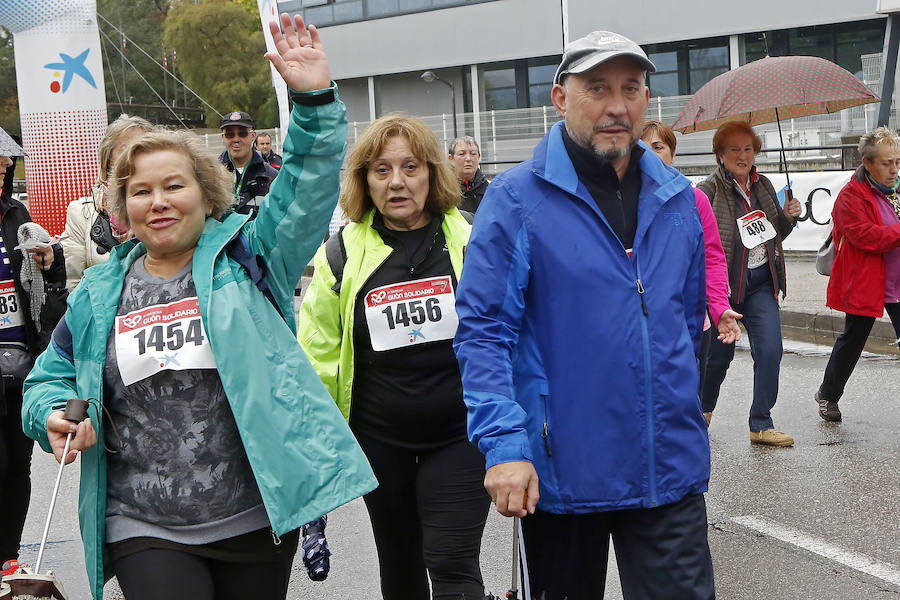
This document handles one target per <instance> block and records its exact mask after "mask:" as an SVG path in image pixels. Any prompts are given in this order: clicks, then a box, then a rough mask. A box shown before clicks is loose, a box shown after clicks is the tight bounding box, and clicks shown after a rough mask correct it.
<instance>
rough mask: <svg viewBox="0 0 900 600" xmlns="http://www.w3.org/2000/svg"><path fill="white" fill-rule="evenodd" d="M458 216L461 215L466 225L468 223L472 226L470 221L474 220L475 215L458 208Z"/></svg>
mask: <svg viewBox="0 0 900 600" xmlns="http://www.w3.org/2000/svg"><path fill="white" fill-rule="evenodd" d="M459 214H461V215H462V216H463V219H465V220H466V223H468V224H469V225H471V224H472V221H474V220H475V213H471V212H469V211H467V210H463V209H461V208H460V209H459Z"/></svg>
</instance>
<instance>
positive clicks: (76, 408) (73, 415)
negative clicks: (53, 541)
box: [34, 398, 88, 573]
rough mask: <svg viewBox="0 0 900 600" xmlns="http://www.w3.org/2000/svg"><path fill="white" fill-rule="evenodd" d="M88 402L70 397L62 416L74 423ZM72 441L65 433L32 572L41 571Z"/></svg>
mask: <svg viewBox="0 0 900 600" xmlns="http://www.w3.org/2000/svg"><path fill="white" fill-rule="evenodd" d="M87 408H88V403H87V401H85V400H82V399H81V398H71V399H70V400H69V401H68V402H66V410H65V412H64V413H63V418H64V419H65V420H66V421H71V422H72V423H75V424H76V425H77V424H78V423H81V422H82V421H84V420H85V419H86V418H87ZM71 443H72V434H71V433H69V434H68V435H66V445H65V447H64V448H63V453H62V460H60V461H59V471H57V473H56V484H55V485H54V486H53V495H52V496H51V497H50V511H49V512H48V514H47V522H46V523H44V535H42V536H41V547H40V549H39V550H38V557H37V562H36V563H35V564H34V572H35V573H40V572H41V559H42V558H43V557H44V547H45V546H46V545H47V534H48V533H49V532H50V520H51V519H53V509H54V508H55V507H56V495H57V493H59V482H60V481H61V480H62V473H63V467H64V466H66V455H68V454H69V444H71Z"/></svg>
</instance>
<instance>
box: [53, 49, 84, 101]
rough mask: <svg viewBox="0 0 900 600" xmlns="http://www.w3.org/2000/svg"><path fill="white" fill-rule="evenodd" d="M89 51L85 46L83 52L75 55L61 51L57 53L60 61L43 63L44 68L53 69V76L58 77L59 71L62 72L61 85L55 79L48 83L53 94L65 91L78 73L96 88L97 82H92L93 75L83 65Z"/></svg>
mask: <svg viewBox="0 0 900 600" xmlns="http://www.w3.org/2000/svg"><path fill="white" fill-rule="evenodd" d="M90 51H91V49H90V48H87V49H86V50H85V51H84V52H82V53H81V54H79V55H78V56H76V57H74V58H73V57H72V56H69V55H68V54H65V53H63V52H60V53H59V58H60V62H52V63H47V64H46V65H44V68H45V69H51V70H53V71H55V73H54V74H53V75H54V77H59V76H60V72H62V86H60V83H59V82H58V81H56V80H54V81H52V82H51V83H50V91H51V92H53V93H54V94H55V93H57V92H62V93H63V94H65V93H66V90H68V89H69V86H70V85H71V84H72V79H73V78H74V77H75V76H76V75H78V76H79V77H81V78H82V79H84V80H85V81H86V82H87V83H88V84H90V86H91V87H93V88H94V89H96V88H97V84H96V83H95V82H94V76H93V75H91V72H90V71H89V70H88V68H87V67H86V66H85V64H84V61H85V60H87V56H88V53H89V52H90Z"/></svg>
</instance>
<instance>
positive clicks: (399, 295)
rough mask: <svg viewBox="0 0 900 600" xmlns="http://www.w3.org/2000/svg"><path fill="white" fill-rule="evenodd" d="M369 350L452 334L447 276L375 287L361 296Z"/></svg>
mask: <svg viewBox="0 0 900 600" xmlns="http://www.w3.org/2000/svg"><path fill="white" fill-rule="evenodd" d="M365 309H366V322H367V324H368V326H369V337H370V338H371V340H372V349H373V350H376V351H382V350H393V349H395V348H403V347H406V346H412V345H415V344H424V343H427V342H435V341H438V340H451V339H453V336H454V335H456V327H457V325H459V318H458V317H457V316H456V295H455V294H454V293H453V282H452V281H451V280H450V276H449V275H447V276H443V277H430V278H428V279H418V280H416V281H407V282H404V283H396V284H393V285H385V286H382V287H379V288H375V289H374V290H372V291H371V292H369V293H368V294H366V297H365Z"/></svg>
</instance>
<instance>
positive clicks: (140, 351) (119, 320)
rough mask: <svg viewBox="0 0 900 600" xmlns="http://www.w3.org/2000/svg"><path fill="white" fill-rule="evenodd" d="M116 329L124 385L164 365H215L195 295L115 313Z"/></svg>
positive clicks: (182, 367)
mask: <svg viewBox="0 0 900 600" xmlns="http://www.w3.org/2000/svg"><path fill="white" fill-rule="evenodd" d="M115 331H116V359H117V361H118V363H119V373H120V374H121V376H122V381H123V382H124V383H125V385H131V384H132V383H135V382H137V381H140V380H142V379H145V378H147V377H150V376H151V375H154V374H156V373H158V372H160V371H164V370H167V369H168V370H173V371H180V370H185V369H215V368H216V359H215V357H214V356H213V353H212V348H210V345H209V340H208V339H207V337H206V330H205V329H204V327H203V320H202V319H201V318H200V304H199V302H198V301H197V298H196V296H195V297H193V298H185V299H184V300H179V301H178V302H172V303H170V304H156V305H154V306H148V307H147V308H142V309H140V310H135V311H132V312H130V313H128V314H126V315H121V316H118V317H116V329H115Z"/></svg>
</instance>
